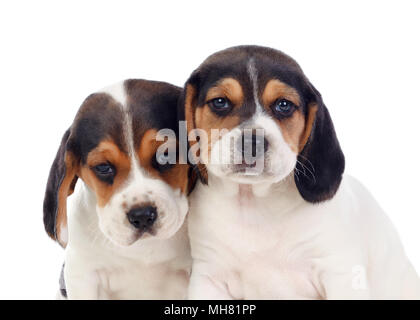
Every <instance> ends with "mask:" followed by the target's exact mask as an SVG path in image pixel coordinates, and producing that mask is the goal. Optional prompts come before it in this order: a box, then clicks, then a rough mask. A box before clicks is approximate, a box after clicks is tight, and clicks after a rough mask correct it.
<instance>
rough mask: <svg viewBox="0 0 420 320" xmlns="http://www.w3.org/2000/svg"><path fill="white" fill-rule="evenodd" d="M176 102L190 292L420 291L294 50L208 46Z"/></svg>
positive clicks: (362, 294) (353, 295)
mask: <svg viewBox="0 0 420 320" xmlns="http://www.w3.org/2000/svg"><path fill="white" fill-rule="evenodd" d="M181 109H182V110H181V117H182V119H185V120H186V126H187V131H188V132H189V140H190V142H189V146H190V151H191V150H192V149H193V147H194V152H193V153H191V155H192V160H194V161H193V164H194V168H195V169H196V172H197V173H198V174H199V176H200V179H201V182H202V183H200V184H198V185H197V186H196V188H195V190H194V191H193V192H192V194H191V196H190V201H189V203H190V211H189V217H188V232H189V237H190V243H191V253H192V258H193V267H192V274H191V279H190V285H189V292H188V295H189V298H190V299H369V298H373V299H394V298H420V281H419V278H418V276H417V274H416V271H415V270H414V268H413V266H412V265H411V263H410V262H409V260H408V259H407V257H406V255H405V253H404V250H403V247H402V244H401V242H400V239H399V237H398V235H397V232H396V231H395V229H394V227H393V225H392V223H391V222H390V220H389V219H388V218H387V217H386V215H385V214H384V212H383V211H382V209H381V208H380V207H379V205H378V204H377V203H376V202H375V200H374V199H373V197H372V196H371V194H370V193H369V192H368V191H367V190H366V189H365V188H364V187H363V186H362V185H361V184H360V183H359V182H358V181H357V180H355V179H354V178H352V177H349V176H346V175H344V176H343V171H344V155H343V152H342V150H341V148H340V144H339V142H338V140H337V137H336V133H335V130H334V126H333V123H332V120H331V117H330V115H329V112H328V110H327V108H326V106H325V105H324V102H323V100H322V97H321V95H320V93H319V92H318V91H317V90H316V89H315V87H314V86H313V85H312V84H311V83H310V82H309V80H308V78H307V77H306V76H305V75H304V73H303V72H302V70H301V68H300V67H299V65H298V64H297V63H296V62H295V61H294V60H293V59H292V58H290V57H289V56H287V55H285V54H283V53H282V52H280V51H277V50H274V49H271V48H265V47H258V46H240V47H233V48H230V49H226V50H223V51H221V52H218V53H215V54H213V55H211V56H210V57H209V58H207V60H205V61H204V62H203V63H202V64H201V65H200V66H199V68H198V69H196V70H195V71H194V72H193V73H192V75H191V77H190V78H189V79H188V80H187V82H186V85H185V90H184V95H183V98H182V103H181ZM215 129H220V131H219V133H218V134H217V132H216V134H213V132H212V131H214V130H215ZM191 132H193V134H192V133H191ZM246 132H248V136H247V134H246ZM205 135H207V136H208V139H203V136H205ZM194 137H199V140H198V139H195V138H194ZM197 145H199V147H198V148H196V146H197ZM247 149H248V150H250V151H249V152H248V154H251V155H252V156H253V158H252V157H248V158H250V159H251V161H247V159H246V157H245V155H246V154H247ZM237 154H239V155H240V156H241V157H240V160H239V161H235V159H236V158H237ZM244 159H245V160H244ZM192 160H191V159H190V161H192Z"/></svg>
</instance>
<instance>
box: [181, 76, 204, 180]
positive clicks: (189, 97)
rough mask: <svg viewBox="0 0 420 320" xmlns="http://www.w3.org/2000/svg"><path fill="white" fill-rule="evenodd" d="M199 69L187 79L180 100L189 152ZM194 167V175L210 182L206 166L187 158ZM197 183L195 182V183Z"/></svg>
mask: <svg viewBox="0 0 420 320" xmlns="http://www.w3.org/2000/svg"><path fill="white" fill-rule="evenodd" d="M199 79H200V74H199V71H198V70H196V71H194V72H193V74H192V75H191V76H190V78H189V79H188V80H187V82H186V83H185V86H184V92H183V94H182V95H181V98H180V102H179V111H178V116H179V120H180V121H186V137H187V141H181V142H180V143H181V144H184V148H185V150H186V151H187V152H188V150H189V148H190V147H191V146H192V145H194V144H195V143H198V142H194V141H188V134H189V133H190V132H191V131H193V130H194V129H195V128H196V125H195V109H196V108H197V100H198V92H199ZM187 161H188V163H189V164H190V166H191V167H192V168H193V169H192V176H193V177H198V178H199V179H200V181H201V182H202V183H203V184H207V183H208V176H207V169H206V166H205V165H204V164H202V163H200V162H199V161H198V159H196V161H195V163H191V162H190V159H188V160H187ZM194 184H195V183H194Z"/></svg>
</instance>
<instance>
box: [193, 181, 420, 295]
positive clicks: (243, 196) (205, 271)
mask: <svg viewBox="0 0 420 320" xmlns="http://www.w3.org/2000/svg"><path fill="white" fill-rule="evenodd" d="M356 183H357V182H355V181H354V180H353V179H351V178H345V179H344V181H343V185H342V186H341V188H340V190H339V191H338V193H337V194H336V196H335V197H334V198H333V199H332V200H330V201H327V202H324V203H322V204H318V205H313V204H309V203H306V202H304V201H303V199H301V197H300V196H299V194H298V192H297V190H296V188H294V187H293V181H291V180H287V181H286V182H284V183H282V184H281V185H278V186H276V187H275V188H274V189H273V188H272V189H268V193H265V194H263V195H259V196H255V194H258V193H259V191H258V190H254V191H253V190H252V188H251V187H249V186H239V188H238V187H237V188H236V192H227V190H228V189H229V190H231V189H232V186H223V185H222V184H221V182H220V181H214V180H213V181H211V180H210V181H209V186H202V185H200V186H198V188H197V190H195V191H194V193H193V195H192V197H191V200H190V216H189V234H190V241H191V250H192V256H193V274H192V278H191V284H190V288H189V296H190V298H240V299H317V298H333V299H334V298H370V297H382V298H383V297H390V296H392V295H393V294H394V295H396V296H397V295H398V294H396V293H395V292H396V291H394V292H392V290H389V289H390V288H394V289H395V290H397V291H398V292H401V290H403V291H404V290H405V291H407V290H408V291H410V292H416V294H418V293H420V291H416V290H418V289H419V288H420V287H419V286H418V278H417V276H416V274H415V272H414V271H413V270H412V268H410V267H411V266H409V262H408V260H407V259H406V257H405V255H404V253H403V250H402V248H401V245H400V243H399V240H398V237H397V236H396V233H395V231H394V230H393V228H392V226H391V225H390V223H389V221H388V220H387V218H386V216H385V215H384V214H383V213H382V211H381V210H380V208H379V207H378V206H377V205H376V203H375V202H374V201H373V199H371V197H370V195H369V194H367V193H366V192H365V191H364V189H363V190H361V189H360V188H358V186H356V185H355V184H356ZM355 187H356V188H355ZM353 189H358V190H360V192H359V191H358V192H353ZM384 244H385V245H384ZM384 247H386V248H387V249H384ZM389 248H392V249H389ZM391 257H392V258H391ZM383 263H387V264H388V266H389V268H390V269H392V272H393V279H395V278H397V279H400V280H401V281H403V282H404V278H405V277H406V275H407V273H406V271H407V270H410V272H408V274H409V278H410V279H411V280H413V279H414V283H416V289H406V288H403V289H401V288H400V287H401V281H400V282H399V283H398V282H397V281H394V280H390V278H392V277H390V276H389V274H387V273H388V272H389V270H385V269H384V268H382V267H381V266H383ZM407 266H409V267H407ZM372 271H373V274H374V275H373V276H370V274H372ZM384 283H386V284H385V285H384ZM413 290H414V291H413Z"/></svg>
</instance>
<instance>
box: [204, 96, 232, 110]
mask: <svg viewBox="0 0 420 320" xmlns="http://www.w3.org/2000/svg"><path fill="white" fill-rule="evenodd" d="M208 104H209V105H210V107H211V108H212V109H213V111H215V112H216V113H220V112H223V113H224V112H228V111H230V109H231V108H232V107H231V104H230V102H229V100H228V99H226V98H215V99H213V100H210V101H209V102H208Z"/></svg>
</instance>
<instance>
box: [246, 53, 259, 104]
mask: <svg viewBox="0 0 420 320" xmlns="http://www.w3.org/2000/svg"><path fill="white" fill-rule="evenodd" d="M248 75H249V78H250V79H251V83H252V93H253V95H254V102H255V106H256V112H261V111H262V107H261V105H260V102H259V100H258V72H257V68H256V67H255V60H254V58H251V59H249V61H248Z"/></svg>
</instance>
